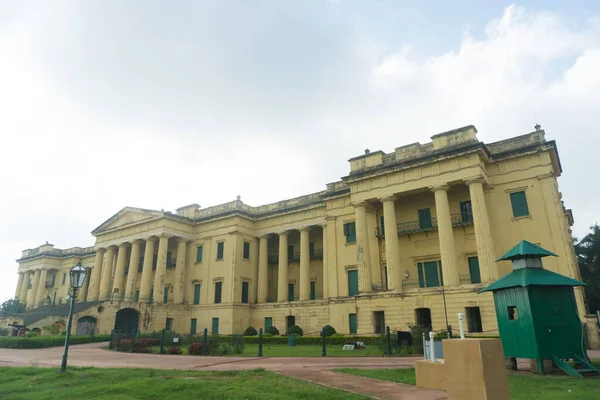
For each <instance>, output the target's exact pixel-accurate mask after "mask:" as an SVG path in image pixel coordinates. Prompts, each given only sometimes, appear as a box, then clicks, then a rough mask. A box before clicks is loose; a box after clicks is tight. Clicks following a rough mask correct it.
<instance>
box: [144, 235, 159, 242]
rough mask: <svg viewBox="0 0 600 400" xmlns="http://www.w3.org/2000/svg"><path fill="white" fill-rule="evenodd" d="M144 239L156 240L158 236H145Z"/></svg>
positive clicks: (148, 240)
mask: <svg viewBox="0 0 600 400" xmlns="http://www.w3.org/2000/svg"><path fill="white" fill-rule="evenodd" d="M144 240H145V241H146V242H156V241H157V240H158V237H156V236H148V237H145V238H144Z"/></svg>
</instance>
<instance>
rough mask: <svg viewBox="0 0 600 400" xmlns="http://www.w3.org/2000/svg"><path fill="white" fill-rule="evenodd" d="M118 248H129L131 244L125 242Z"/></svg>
mask: <svg viewBox="0 0 600 400" xmlns="http://www.w3.org/2000/svg"><path fill="white" fill-rule="evenodd" d="M117 246H118V247H119V249H120V248H121V247H127V246H129V243H128V242H123V243H119V244H118V245H117Z"/></svg>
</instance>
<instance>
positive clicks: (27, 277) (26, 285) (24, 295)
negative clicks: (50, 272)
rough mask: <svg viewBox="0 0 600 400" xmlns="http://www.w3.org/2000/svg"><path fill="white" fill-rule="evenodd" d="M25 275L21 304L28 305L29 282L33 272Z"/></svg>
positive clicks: (27, 272) (20, 298) (20, 296)
mask: <svg viewBox="0 0 600 400" xmlns="http://www.w3.org/2000/svg"><path fill="white" fill-rule="evenodd" d="M23 275H24V276H23V284H22V285H21V293H20V294H19V301H20V302H21V304H25V305H27V291H28V290H29V280H30V279H31V272H30V271H26V272H25V273H24V274H23Z"/></svg>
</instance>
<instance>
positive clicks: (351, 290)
mask: <svg viewBox="0 0 600 400" xmlns="http://www.w3.org/2000/svg"><path fill="white" fill-rule="evenodd" d="M357 294H358V271H357V270H352V271H348V296H356V295H357Z"/></svg>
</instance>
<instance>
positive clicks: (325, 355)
mask: <svg viewBox="0 0 600 400" xmlns="http://www.w3.org/2000/svg"><path fill="white" fill-rule="evenodd" d="M321 343H322V345H323V348H322V351H321V357H327V342H326V338H325V328H322V329H321Z"/></svg>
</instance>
